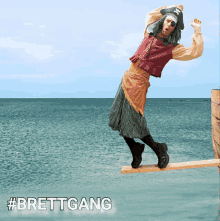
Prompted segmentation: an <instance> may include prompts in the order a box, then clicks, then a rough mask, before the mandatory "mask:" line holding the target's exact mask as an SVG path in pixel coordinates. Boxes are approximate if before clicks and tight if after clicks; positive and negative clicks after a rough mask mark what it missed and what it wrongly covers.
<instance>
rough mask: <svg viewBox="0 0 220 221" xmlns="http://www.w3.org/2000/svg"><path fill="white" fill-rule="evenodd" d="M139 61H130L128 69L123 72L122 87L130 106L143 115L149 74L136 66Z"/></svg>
mask: <svg viewBox="0 0 220 221" xmlns="http://www.w3.org/2000/svg"><path fill="white" fill-rule="evenodd" d="M139 61H140V60H138V61H137V62H136V63H131V66H130V68H129V70H128V71H125V72H124V75H123V78H122V88H123V90H124V94H125V97H126V98H127V100H128V102H129V103H130V104H131V106H132V107H133V108H134V109H135V110H136V112H138V113H139V112H140V113H141V114H142V115H143V116H144V106H145V102H146V94H147V91H148V88H149V87H150V82H149V78H150V74H148V73H147V72H146V71H144V70H143V69H141V68H139V67H138V66H137V65H138V63H139Z"/></svg>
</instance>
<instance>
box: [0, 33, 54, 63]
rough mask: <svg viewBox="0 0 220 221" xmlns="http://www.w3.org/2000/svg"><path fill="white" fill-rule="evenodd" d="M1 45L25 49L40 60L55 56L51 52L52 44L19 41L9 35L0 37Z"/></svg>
mask: <svg viewBox="0 0 220 221" xmlns="http://www.w3.org/2000/svg"><path fill="white" fill-rule="evenodd" d="M0 47H2V48H21V49H24V50H25V52H26V53H27V54H30V55H32V56H33V57H34V58H37V59H39V60H46V59H48V58H50V57H52V56H53V55H52V54H51V51H52V49H53V47H52V46H51V45H37V44H36V43H29V42H18V41H14V40H12V39H11V38H9V37H7V38H0Z"/></svg>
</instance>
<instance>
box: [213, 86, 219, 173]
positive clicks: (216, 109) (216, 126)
mask: <svg viewBox="0 0 220 221" xmlns="http://www.w3.org/2000/svg"><path fill="white" fill-rule="evenodd" d="M211 108H212V144H213V151H214V156H215V158H216V159H220V88H219V89H213V90H212V91H211ZM217 168H218V172H219V173H220V166H218V167H217Z"/></svg>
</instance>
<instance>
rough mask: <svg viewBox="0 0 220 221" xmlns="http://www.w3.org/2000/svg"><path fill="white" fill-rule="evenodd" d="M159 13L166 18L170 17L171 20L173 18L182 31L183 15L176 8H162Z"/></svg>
mask: <svg viewBox="0 0 220 221" xmlns="http://www.w3.org/2000/svg"><path fill="white" fill-rule="evenodd" d="M160 13H161V14H162V15H166V16H168V15H169V16H172V17H173V18H175V20H176V23H177V22H178V23H179V26H180V29H181V30H183V29H184V23H183V13H182V11H181V10H180V9H179V8H177V7H172V8H164V9H161V10H160Z"/></svg>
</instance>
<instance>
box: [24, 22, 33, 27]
mask: <svg viewBox="0 0 220 221" xmlns="http://www.w3.org/2000/svg"><path fill="white" fill-rule="evenodd" d="M24 24H25V25H31V26H33V25H34V24H33V23H27V22H25V23H24Z"/></svg>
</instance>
